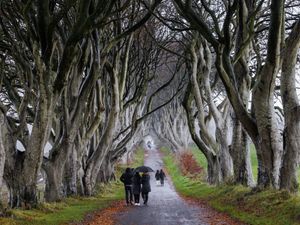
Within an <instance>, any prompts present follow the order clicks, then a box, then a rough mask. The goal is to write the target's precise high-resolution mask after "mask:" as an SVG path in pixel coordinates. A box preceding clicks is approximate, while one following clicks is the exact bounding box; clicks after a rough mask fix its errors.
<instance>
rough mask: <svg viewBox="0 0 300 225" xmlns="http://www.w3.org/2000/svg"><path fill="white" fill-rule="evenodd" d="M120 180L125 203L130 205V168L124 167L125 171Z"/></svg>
mask: <svg viewBox="0 0 300 225" xmlns="http://www.w3.org/2000/svg"><path fill="white" fill-rule="evenodd" d="M120 180H121V181H122V182H123V183H124V189H125V196H126V203H127V205H129V204H131V205H132V204H133V202H132V171H131V169H130V168H126V170H125V172H124V173H123V174H122V176H121V177H120Z"/></svg>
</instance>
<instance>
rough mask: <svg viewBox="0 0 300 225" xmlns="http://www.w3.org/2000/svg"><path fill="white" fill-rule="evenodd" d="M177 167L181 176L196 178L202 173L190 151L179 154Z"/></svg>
mask: <svg viewBox="0 0 300 225" xmlns="http://www.w3.org/2000/svg"><path fill="white" fill-rule="evenodd" d="M179 165H180V169H181V172H182V174H183V175H188V176H192V177H194V176H198V175H200V174H201V173H202V172H203V168H202V167H201V166H200V165H199V164H198V163H197V161H196V159H195V157H194V155H193V153H192V152H190V151H184V152H181V153H180V154H179Z"/></svg>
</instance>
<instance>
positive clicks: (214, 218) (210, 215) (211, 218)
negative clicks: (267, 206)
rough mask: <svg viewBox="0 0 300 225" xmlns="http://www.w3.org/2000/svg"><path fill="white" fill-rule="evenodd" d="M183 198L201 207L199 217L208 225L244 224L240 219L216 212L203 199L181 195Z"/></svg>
mask: <svg viewBox="0 0 300 225" xmlns="http://www.w3.org/2000/svg"><path fill="white" fill-rule="evenodd" d="M181 197H182V198H183V199H185V200H186V202H188V203H190V204H192V205H196V206H198V207H199V208H201V209H202V210H201V215H200V217H201V219H204V220H205V222H206V223H208V224H209V225H245V223H242V222H240V221H237V220H235V219H233V218H231V217H230V216H228V215H227V214H226V213H223V212H218V211H216V210H214V209H212V208H211V207H210V206H208V204H207V203H206V202H205V201H202V200H197V199H193V198H189V197H183V196H181Z"/></svg>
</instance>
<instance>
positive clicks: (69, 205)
mask: <svg viewBox="0 0 300 225" xmlns="http://www.w3.org/2000/svg"><path fill="white" fill-rule="evenodd" d="M143 161H144V151H143V150H142V149H139V150H138V151H137V152H136V154H135V160H134V162H133V163H131V164H130V166H131V167H136V166H138V165H142V164H143ZM125 167H127V165H118V166H117V168H116V177H117V178H119V176H120V173H121V172H123V171H124V168H125ZM123 195H124V194H123V184H122V183H121V182H120V181H119V179H117V180H116V181H113V182H111V183H108V184H105V185H103V186H101V187H99V194H97V195H96V196H94V197H89V198H87V197H72V198H66V199H64V200H63V201H61V202H58V203H41V204H40V205H39V207H38V208H37V209H33V210H21V209H14V210H11V212H10V213H11V215H12V217H11V218H0V224H5V225H41V224H43V225H58V224H68V223H70V222H76V221H81V220H82V219H83V218H84V216H85V215H86V214H87V213H89V212H93V211H95V210H100V209H103V208H106V207H108V206H109V205H110V204H111V203H112V202H114V201H117V200H121V199H123V198H124V196H123Z"/></svg>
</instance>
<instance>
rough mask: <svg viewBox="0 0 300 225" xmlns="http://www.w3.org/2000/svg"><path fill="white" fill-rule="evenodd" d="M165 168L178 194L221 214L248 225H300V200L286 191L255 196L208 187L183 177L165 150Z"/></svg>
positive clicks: (240, 190)
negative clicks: (201, 201)
mask: <svg viewBox="0 0 300 225" xmlns="http://www.w3.org/2000/svg"><path fill="white" fill-rule="evenodd" d="M162 152H163V154H164V158H163V160H164V163H165V167H166V169H167V171H168V173H169V174H170V176H171V177H172V180H173V183H174V186H175V188H176V190H177V191H178V192H179V193H180V194H181V195H183V196H187V197H192V198H196V199H201V200H204V201H206V202H207V203H208V204H209V205H210V206H212V207H213V208H215V209H217V210H218V211H222V212H226V213H228V214H229V215H230V216H231V217H233V218H237V219H239V220H240V221H243V222H246V223H247V224H254V225H296V224H300V198H299V197H298V196H291V195H290V194H288V193H287V192H284V191H275V190H265V191H261V192H254V191H252V190H251V189H250V188H246V187H243V186H209V185H208V184H206V183H203V182H200V181H199V180H192V179H190V178H188V177H184V176H183V175H182V174H181V173H180V171H179V169H178V168H179V167H178V165H177V164H176V160H174V156H173V154H172V153H170V151H168V150H166V149H162Z"/></svg>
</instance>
